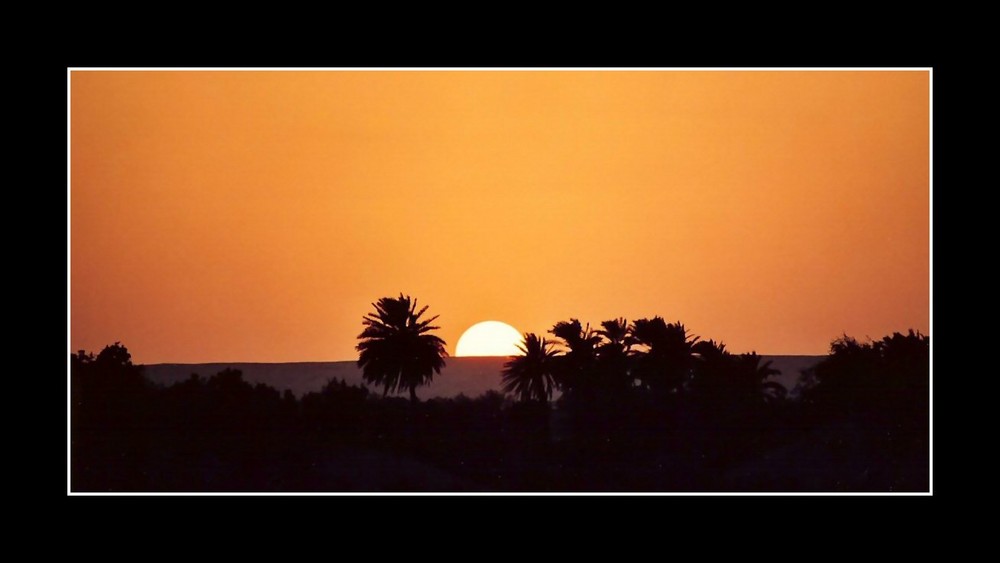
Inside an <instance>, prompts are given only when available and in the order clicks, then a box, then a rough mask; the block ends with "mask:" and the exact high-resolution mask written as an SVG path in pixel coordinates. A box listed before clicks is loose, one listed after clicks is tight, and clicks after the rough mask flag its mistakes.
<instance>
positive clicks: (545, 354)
mask: <svg viewBox="0 0 1000 563" xmlns="http://www.w3.org/2000/svg"><path fill="white" fill-rule="evenodd" d="M553 346H554V344H553V343H552V342H549V341H547V340H545V338H544V337H543V338H539V337H538V335H536V334H534V333H530V332H529V333H525V335H524V342H523V343H521V344H518V346H517V348H518V349H519V350H521V351H522V352H524V355H523V356H513V357H511V359H510V360H509V361H507V363H505V364H504V365H503V391H504V393H513V394H514V395H516V396H517V397H518V398H519V399H520V400H522V401H530V400H532V399H536V400H537V401H538V402H539V403H546V402H548V400H549V399H550V398H551V397H552V386H553V378H552V375H553V368H554V367H555V362H554V360H553V358H555V357H556V351H555V350H554V349H553Z"/></svg>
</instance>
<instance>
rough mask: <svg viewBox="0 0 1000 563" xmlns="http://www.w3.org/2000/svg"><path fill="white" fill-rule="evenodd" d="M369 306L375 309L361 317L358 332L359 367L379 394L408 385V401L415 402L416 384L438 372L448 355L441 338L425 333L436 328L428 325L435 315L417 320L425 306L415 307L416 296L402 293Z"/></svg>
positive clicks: (426, 380)
mask: <svg viewBox="0 0 1000 563" xmlns="http://www.w3.org/2000/svg"><path fill="white" fill-rule="evenodd" d="M372 306H373V307H374V308H375V313H368V314H367V315H365V317H364V319H363V320H362V321H361V322H362V324H364V325H365V329H364V331H363V332H362V333H361V334H359V335H358V339H359V340H360V341H361V342H359V343H358V345H357V350H358V351H359V352H360V354H359V355H358V367H360V368H363V370H364V379H365V381H367V382H369V383H372V384H374V385H381V386H382V387H383V392H382V394H383V396H385V395H386V394H388V393H389V392H390V391H392V392H393V393H395V392H397V390H399V389H400V388H403V389H409V391H410V401H411V402H413V403H416V402H417V391H416V389H417V386H418V385H425V384H428V383H430V382H431V381H432V380H433V378H434V374H435V373H441V368H442V367H444V365H445V361H444V359H445V358H446V357H447V356H448V352H447V351H446V350H445V341H444V340H442V339H440V338H438V337H437V336H435V335H433V334H428V333H429V332H430V331H432V330H436V329H438V328H440V327H436V326H430V325H431V323H432V322H434V319H437V318H438V316H437V315H435V316H433V317H431V318H430V319H427V320H423V321H422V320H420V317H421V315H423V314H424V311H426V310H427V306H426V305H425V306H424V307H423V308H422V309H420V311H417V300H416V299H414V300H412V302H411V300H410V296H409V295H407V296H405V297H404V296H403V294H402V293H400V294H399V298H398V299H396V298H392V297H383V298H381V299H379V300H378V302H377V303H372Z"/></svg>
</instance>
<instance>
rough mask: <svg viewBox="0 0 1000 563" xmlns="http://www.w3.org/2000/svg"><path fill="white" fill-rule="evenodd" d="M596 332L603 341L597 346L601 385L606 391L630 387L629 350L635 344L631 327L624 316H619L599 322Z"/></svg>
mask: <svg viewBox="0 0 1000 563" xmlns="http://www.w3.org/2000/svg"><path fill="white" fill-rule="evenodd" d="M601 327H602V328H601V329H600V330H598V331H597V334H598V335H600V336H602V337H603V338H604V341H603V342H601V343H600V344H599V345H598V346H597V361H598V364H599V365H600V370H599V375H600V379H601V382H600V383H601V386H602V387H603V388H604V390H605V391H606V392H615V391H623V390H627V389H630V388H631V387H632V377H631V374H630V370H629V357H628V354H629V350H631V348H632V345H633V344H635V338H633V337H632V328H631V327H630V326H629V324H628V321H627V320H626V319H625V318H622V317H619V318H617V319H611V320H608V321H604V322H602V323H601Z"/></svg>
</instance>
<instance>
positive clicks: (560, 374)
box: [549, 319, 601, 393]
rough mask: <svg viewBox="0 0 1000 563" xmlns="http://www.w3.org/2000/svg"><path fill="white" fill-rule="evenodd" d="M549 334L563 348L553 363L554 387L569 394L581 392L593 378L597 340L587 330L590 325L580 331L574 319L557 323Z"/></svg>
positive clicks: (595, 335)
mask: <svg viewBox="0 0 1000 563" xmlns="http://www.w3.org/2000/svg"><path fill="white" fill-rule="evenodd" d="M549 333H551V334H553V335H555V336H557V337H558V338H560V339H561V340H562V341H563V343H564V344H565V346H566V348H567V351H566V353H565V354H563V355H561V356H559V357H558V360H557V363H556V373H555V375H556V383H558V384H559V386H560V387H561V388H562V389H563V390H564V391H568V392H570V393H573V392H577V391H582V390H584V389H585V388H586V387H588V386H589V385H590V384H591V383H593V379H594V377H595V375H596V367H597V366H596V363H597V345H598V344H599V343H600V342H601V337H600V336H599V335H598V334H596V333H595V332H594V331H593V330H591V328H590V323H587V326H586V327H584V326H583V325H582V324H580V321H579V320H578V319H570V320H569V321H560V322H558V323H556V324H555V325H554V326H553V327H552V328H551V329H550V330H549Z"/></svg>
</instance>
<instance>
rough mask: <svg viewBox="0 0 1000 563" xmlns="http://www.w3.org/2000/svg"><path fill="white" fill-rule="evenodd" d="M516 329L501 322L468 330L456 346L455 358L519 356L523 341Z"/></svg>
mask: <svg viewBox="0 0 1000 563" xmlns="http://www.w3.org/2000/svg"><path fill="white" fill-rule="evenodd" d="M522 338H523V337H522V336H521V333H520V332H518V331H517V329H516V328H514V327H512V326H510V325H509V324H507V323H502V322H500V321H483V322H481V323H476V324H474V325H472V326H471V327H469V328H468V330H466V331H465V332H464V333H463V334H462V337H461V338H459V339H458V344H456V345H455V356H517V355H520V354H522V352H521V351H520V350H518V349H517V345H518V344H520V343H521V340H522Z"/></svg>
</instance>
